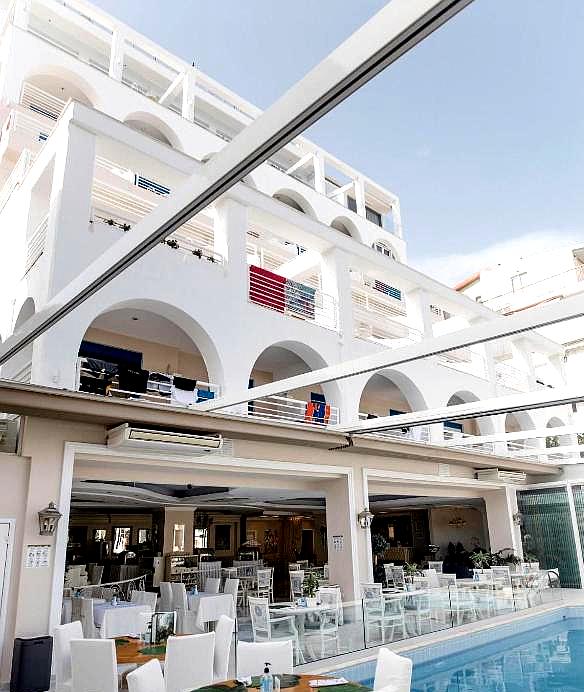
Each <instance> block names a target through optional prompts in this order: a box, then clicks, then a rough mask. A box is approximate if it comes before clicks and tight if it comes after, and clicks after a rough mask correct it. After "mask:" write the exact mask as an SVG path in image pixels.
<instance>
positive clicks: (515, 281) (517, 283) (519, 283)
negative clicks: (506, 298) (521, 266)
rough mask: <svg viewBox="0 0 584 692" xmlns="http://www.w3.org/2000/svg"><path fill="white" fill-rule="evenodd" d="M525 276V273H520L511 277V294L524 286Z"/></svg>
mask: <svg viewBox="0 0 584 692" xmlns="http://www.w3.org/2000/svg"><path fill="white" fill-rule="evenodd" d="M526 276H527V272H520V273H519V274H515V276H512V277H511V288H512V289H513V293H515V291H518V290H519V289H520V288H523V287H524V286H525V285H526V282H525V278H526Z"/></svg>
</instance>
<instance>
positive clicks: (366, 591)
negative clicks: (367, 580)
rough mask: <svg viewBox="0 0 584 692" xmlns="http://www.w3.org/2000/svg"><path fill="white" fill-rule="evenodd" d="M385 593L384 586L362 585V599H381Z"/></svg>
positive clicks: (376, 584)
mask: <svg viewBox="0 0 584 692" xmlns="http://www.w3.org/2000/svg"><path fill="white" fill-rule="evenodd" d="M382 593H383V584H378V583H373V584H361V598H362V599H370V598H379V597H380V596H381V594H382Z"/></svg>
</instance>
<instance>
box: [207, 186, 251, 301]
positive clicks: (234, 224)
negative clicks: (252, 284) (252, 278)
mask: <svg viewBox="0 0 584 692" xmlns="http://www.w3.org/2000/svg"><path fill="white" fill-rule="evenodd" d="M247 216H248V215H247V207H245V206H243V204H240V203H239V202H236V201H235V200H232V199H229V198H223V199H220V200H219V201H218V202H217V203H216V204H215V225H214V236H215V252H217V253H219V254H220V255H221V256H222V257H223V258H224V260H225V262H226V265H225V266H226V269H225V271H226V275H227V277H228V278H229V280H230V281H233V282H235V283H237V284H238V285H239V287H240V289H239V290H240V291H241V292H242V294H247V283H248V266H247V250H246V246H247V226H248V218H247Z"/></svg>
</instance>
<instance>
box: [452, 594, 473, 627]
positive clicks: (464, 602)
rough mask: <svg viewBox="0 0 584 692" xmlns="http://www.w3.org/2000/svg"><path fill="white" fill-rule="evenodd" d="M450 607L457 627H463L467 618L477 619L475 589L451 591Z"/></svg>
mask: <svg viewBox="0 0 584 692" xmlns="http://www.w3.org/2000/svg"><path fill="white" fill-rule="evenodd" d="M450 606H451V608H452V617H453V619H454V620H455V622H456V625H462V624H463V623H464V621H465V619H466V618H468V619H469V620H471V621H472V620H476V619H477V617H478V616H477V607H476V601H475V594H474V589H466V588H465V589H450Z"/></svg>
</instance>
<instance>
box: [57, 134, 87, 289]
mask: <svg viewBox="0 0 584 692" xmlns="http://www.w3.org/2000/svg"><path fill="white" fill-rule="evenodd" d="M59 136H60V137H61V138H62V139H61V141H60V142H59V147H58V149H57V153H56V155H55V161H54V172H53V184H52V188H51V196H50V211H49V219H48V227H47V240H46V245H45V248H46V250H45V251H46V253H47V257H48V259H47V266H48V268H49V272H48V286H47V298H51V297H52V296H54V295H55V294H56V293H58V292H59V291H60V290H61V289H62V288H63V287H64V286H66V285H67V284H69V283H70V282H71V281H72V280H73V279H74V278H75V277H76V276H78V274H79V273H80V271H81V270H82V269H83V267H82V266H80V265H79V263H78V262H77V261H76V255H77V254H78V248H79V247H81V246H82V245H83V244H84V243H86V242H87V238H88V228H89V218H90V215H91V189H92V184H93V169H94V162H95V135H93V134H92V133H90V132H88V131H87V130H84V129H82V128H81V127H79V126H78V125H75V124H73V123H69V124H68V127H67V128H65V129H64V130H63V131H62V132H60V133H59Z"/></svg>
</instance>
